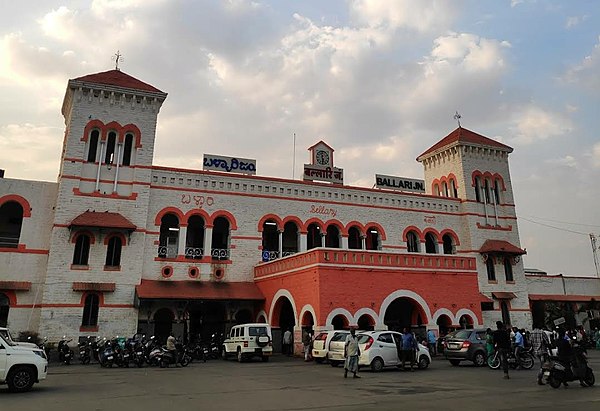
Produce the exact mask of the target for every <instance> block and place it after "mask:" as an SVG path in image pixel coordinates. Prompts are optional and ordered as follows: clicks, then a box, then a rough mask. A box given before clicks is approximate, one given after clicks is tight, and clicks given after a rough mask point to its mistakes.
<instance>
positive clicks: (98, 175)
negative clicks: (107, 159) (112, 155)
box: [96, 141, 104, 191]
mask: <svg viewBox="0 0 600 411" xmlns="http://www.w3.org/2000/svg"><path fill="white" fill-rule="evenodd" d="M102 157H104V141H101V142H100V157H99V158H98V171H97V173H96V191H100V167H102Z"/></svg>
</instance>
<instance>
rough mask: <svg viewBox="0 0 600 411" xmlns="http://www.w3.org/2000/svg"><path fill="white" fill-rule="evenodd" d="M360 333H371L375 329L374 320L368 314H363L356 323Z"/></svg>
mask: <svg viewBox="0 0 600 411" xmlns="http://www.w3.org/2000/svg"><path fill="white" fill-rule="evenodd" d="M356 323H357V325H358V329H359V330H361V331H373V330H374V329H375V320H374V319H373V317H371V316H370V315H369V314H363V315H361V316H360V317H359V318H358V321H357V322H356Z"/></svg>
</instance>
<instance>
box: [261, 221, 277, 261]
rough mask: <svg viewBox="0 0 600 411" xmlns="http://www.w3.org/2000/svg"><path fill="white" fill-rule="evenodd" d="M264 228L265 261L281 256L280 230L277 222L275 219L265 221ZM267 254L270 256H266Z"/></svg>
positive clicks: (263, 246) (263, 247)
mask: <svg viewBox="0 0 600 411" xmlns="http://www.w3.org/2000/svg"><path fill="white" fill-rule="evenodd" d="M262 229H263V231H262V249H263V261H264V260H272V259H273V258H279V231H278V228H277V223H276V222H275V221H273V220H267V221H265V222H264V223H263V226H262ZM265 252H266V253H265ZM265 256H266V257H268V258H265Z"/></svg>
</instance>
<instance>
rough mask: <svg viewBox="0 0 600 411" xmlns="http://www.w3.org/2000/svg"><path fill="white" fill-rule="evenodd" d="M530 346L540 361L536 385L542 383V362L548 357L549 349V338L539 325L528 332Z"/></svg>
mask: <svg viewBox="0 0 600 411" xmlns="http://www.w3.org/2000/svg"><path fill="white" fill-rule="evenodd" d="M530 341H531V347H532V348H533V353H534V355H535V356H536V357H537V358H538V360H539V361H540V371H539V372H538V376H537V382H538V385H544V381H543V378H544V369H543V367H544V363H545V362H546V360H547V359H548V350H549V349H550V339H549V338H548V336H547V335H546V333H545V332H544V331H543V330H541V329H540V328H539V327H535V328H534V329H533V331H532V332H531V334H530Z"/></svg>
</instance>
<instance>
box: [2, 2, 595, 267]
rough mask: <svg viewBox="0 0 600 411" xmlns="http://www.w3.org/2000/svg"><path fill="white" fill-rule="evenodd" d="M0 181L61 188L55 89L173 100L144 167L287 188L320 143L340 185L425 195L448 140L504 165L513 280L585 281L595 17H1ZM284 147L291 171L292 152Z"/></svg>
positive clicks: (560, 9)
mask: <svg viewBox="0 0 600 411" xmlns="http://www.w3.org/2000/svg"><path fill="white" fill-rule="evenodd" d="M0 7H1V9H2V11H3V12H2V13H1V14H0V168H2V169H5V170H6V177H8V178H21V179H31V180H45V181H56V178H57V175H58V166H59V159H60V151H61V144H62V138H63V134H64V119H63V118H62V115H61V114H60V109H61V104H62V99H63V97H64V94H65V90H66V85H67V81H68V79H71V78H76V77H80V76H83V75H86V74H91V73H96V72H102V71H107V70H110V69H113V68H114V61H113V60H112V58H111V57H112V56H113V55H114V54H115V53H116V51H117V50H119V51H120V52H121V54H123V56H124V57H123V61H122V62H121V63H120V69H121V70H122V71H124V72H125V73H128V74H130V75H132V76H134V77H136V78H138V79H140V80H143V81H145V82H147V83H150V84H152V85H153V86H155V87H157V88H159V89H160V90H162V91H165V92H167V93H169V96H168V98H167V100H166V102H165V104H164V105H163V107H162V109H161V112H160V115H159V123H158V129H157V143H156V147H155V158H154V164H157V165H164V166H173V167H184V168H194V169H201V168H202V156H203V154H204V153H211V154H223V155H230V156H239V157H244V158H253V159H256V160H257V168H258V174H260V175H265V176H275V177H282V178H290V177H292V174H293V173H294V174H295V175H296V176H299V175H300V174H301V168H302V164H303V163H304V162H308V152H307V151H305V149H307V148H308V147H310V146H311V145H313V144H314V143H316V142H317V141H319V140H321V139H322V140H324V141H326V142H327V143H328V144H329V145H331V146H332V147H333V148H334V149H335V150H336V151H335V163H336V164H335V165H336V166H337V167H340V168H343V169H344V174H345V183H346V184H350V185H358V186H366V187H371V186H372V185H373V182H374V175H375V174H388V175H396V176H404V177H411V178H421V179H422V178H423V169H422V166H421V164H419V163H418V162H416V160H415V158H416V157H417V156H418V155H419V154H420V153H422V152H423V151H425V150H426V149H427V148H429V147H430V146H431V145H433V144H434V143H435V142H437V141H438V140H440V139H441V138H443V137H444V136H446V135H447V134H448V133H450V132H451V131H452V130H453V129H454V128H456V121H455V120H454V119H453V115H454V113H455V112H456V111H459V112H460V114H461V116H462V119H461V123H462V125H463V126H464V127H466V128H468V129H470V130H473V131H475V132H477V133H480V134H483V135H485V136H487V137H490V138H493V139H496V140H498V141H501V142H503V143H505V144H508V145H510V146H511V147H513V148H514V152H513V153H512V154H511V155H510V167H511V180H512V184H513V189H514V195H515V203H516V211H517V215H518V217H519V220H518V226H519V231H520V236H521V246H522V247H525V248H526V249H527V255H526V256H525V257H524V264H525V266H526V267H531V268H538V269H541V270H544V271H547V272H549V273H552V274H556V273H563V274H565V275H579V276H591V275H595V273H596V270H595V267H594V261H593V257H592V247H591V244H590V239H589V235H588V233H595V234H597V235H599V236H600V211H599V209H598V207H599V205H600V184H598V181H600V2H598V1H594V0H588V1H583V0H581V1H575V0H573V1H567V0H565V1H557V0H547V1H544V0H537V1H536V0H454V1H436V0H418V1H417V0H415V1H410V0H397V1H392V0H385V1H383V0H381V1H379V0H328V1H322V0H304V1H284V0H270V1H267V0H265V1H262V0H254V1H247V0H222V1H216V0H212V1H210V0H203V1H200V0H198V1H183V0H93V1H90V0H87V1H84V0H75V1H66V0H63V1H54V0H44V1H32V0H22V1H9V0H0ZM294 133H295V134H296V147H297V151H296V153H297V154H296V158H297V161H296V165H297V167H296V170H292V164H293V161H292V159H293V135H294Z"/></svg>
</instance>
